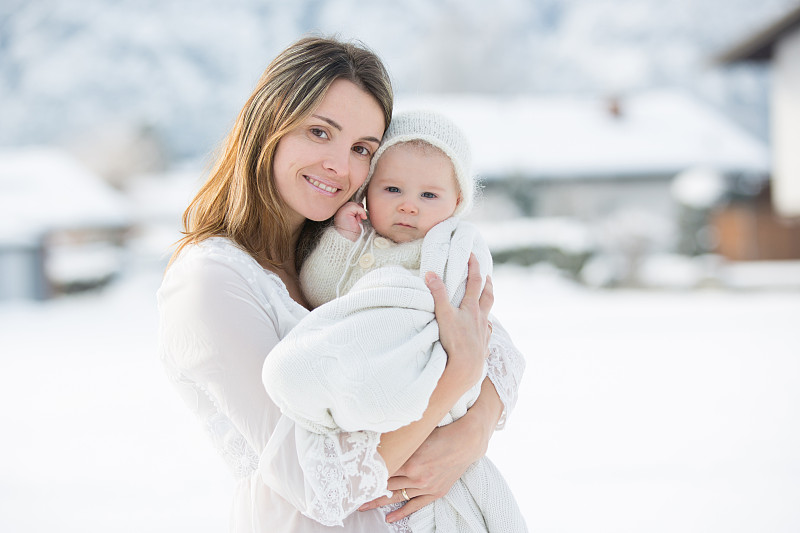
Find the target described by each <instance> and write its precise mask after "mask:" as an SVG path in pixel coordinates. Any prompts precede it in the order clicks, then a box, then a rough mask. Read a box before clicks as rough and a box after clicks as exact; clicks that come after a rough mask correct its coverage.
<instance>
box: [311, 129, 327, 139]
mask: <svg viewBox="0 0 800 533" xmlns="http://www.w3.org/2000/svg"><path fill="white" fill-rule="evenodd" d="M311 135H313V136H314V137H319V138H320V139H327V138H328V133H327V132H326V131H325V130H323V129H320V128H311Z"/></svg>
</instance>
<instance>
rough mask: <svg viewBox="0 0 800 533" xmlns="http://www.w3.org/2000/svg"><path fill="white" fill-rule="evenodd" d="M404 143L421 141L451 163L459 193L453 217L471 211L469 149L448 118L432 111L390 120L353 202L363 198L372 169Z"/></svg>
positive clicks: (472, 192) (472, 180) (473, 184)
mask: <svg viewBox="0 0 800 533" xmlns="http://www.w3.org/2000/svg"><path fill="white" fill-rule="evenodd" d="M408 141H424V142H426V143H428V144H430V145H432V146H435V147H436V148H438V149H440V150H441V151H442V152H444V153H445V155H446V156H447V157H449V158H450V161H452V163H453V168H454V169H455V172H456V179H457V180H458V186H459V188H460V189H461V191H460V192H461V202H459V204H458V206H456V209H455V212H454V213H453V215H454V216H460V215H463V214H464V213H466V212H468V211H469V210H470V208H471V207H472V202H473V199H474V198H475V189H476V188H477V184H476V180H475V177H474V176H473V175H472V171H471V170H472V169H471V164H472V153H471V152H470V149H469V143H468V142H467V138H466V137H465V136H464V133H463V132H462V131H461V129H460V128H459V127H458V126H456V124H455V123H454V122H453V121H452V120H450V119H449V118H447V117H445V116H443V115H440V114H438V113H434V112H432V111H409V112H405V113H398V114H396V115H394V116H393V117H392V122H391V123H390V124H389V128H388V129H387V130H386V133H384V134H383V141H382V142H381V145H380V147H379V148H378V151H377V152H375V155H374V156H373V157H372V163H371V164H370V167H369V175H367V179H366V181H364V184H363V185H362V186H361V188H360V189H358V192H356V195H355V200H356V201H357V202H361V201H362V200H363V199H364V196H366V192H367V185H369V180H370V179H371V178H372V174H373V173H374V172H375V166H376V165H377V163H378V160H379V159H380V158H381V155H383V153H384V152H385V151H386V150H388V149H389V148H390V147H392V146H394V145H395V144H398V143H402V142H408Z"/></svg>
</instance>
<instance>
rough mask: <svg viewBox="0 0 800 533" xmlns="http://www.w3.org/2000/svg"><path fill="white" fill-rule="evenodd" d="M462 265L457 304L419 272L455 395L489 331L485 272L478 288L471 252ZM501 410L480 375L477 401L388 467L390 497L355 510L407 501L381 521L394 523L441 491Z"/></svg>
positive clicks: (476, 367)
mask: <svg viewBox="0 0 800 533" xmlns="http://www.w3.org/2000/svg"><path fill="white" fill-rule="evenodd" d="M468 267H469V271H468V275H467V284H466V291H465V293H464V298H463V299H462V301H461V305H460V306H459V307H457V308H456V307H453V305H452V304H451V303H450V300H449V297H448V295H447V289H446V287H445V286H444V283H443V282H442V280H441V279H439V277H438V276H436V275H435V274H433V273H431V272H428V273H427V275H426V276H425V281H426V283H427V284H428V288H429V289H430V291H431V294H432V295H433V300H434V306H435V313H436V320H437V321H438V323H439V339H440V341H441V343H442V347H443V348H444V349H445V351H446V352H447V368H445V373H446V374H448V381H450V380H454V379H455V381H456V382H458V383H460V384H461V385H462V387H463V391H462V392H461V394H463V392H465V391H466V390H468V389H469V388H470V387H472V386H473V385H474V384H475V382H477V381H478V379H480V376H481V375H482V374H483V365H484V360H485V358H486V356H487V354H488V346H489V337H490V335H491V326H490V325H489V322H488V316H489V311H490V310H491V307H492V304H493V303H494V294H493V292H492V282H491V279H490V278H489V277H488V276H487V278H486V284H485V286H484V288H483V291H481V276H480V265H479V264H478V260H477V259H476V258H475V256H474V255H472V254H471V255H470V258H469V265H468ZM441 384H442V383H441V380H440V385H441ZM438 388H439V387H437V390H438ZM451 406H452V404H451ZM429 408H430V405H429ZM502 410H503V406H502V403H501V402H500V398H499V396H498V395H497V391H496V390H495V389H494V385H492V384H491V382H490V381H489V379H488V378H486V379H484V382H483V385H482V387H481V394H480V396H479V397H478V400H477V401H476V402H475V403H474V404H473V406H472V407H471V408H470V409H469V410H468V411H467V414H466V415H465V416H463V417H461V418H460V419H458V420H456V421H455V422H453V423H451V424H449V425H446V426H443V427H440V428H435V429H434V430H433V431H432V432H431V433H430V434H428V435H427V438H426V440H425V441H424V442H422V444H421V445H419V447H418V448H417V449H416V451H414V452H413V454H411V455H410V456H406V457H408V459H407V460H406V461H405V462H404V463H403V464H402V465H401V466H399V467H397V468H396V469H395V470H394V471H392V469H391V468H390V469H389V470H390V473H392V477H390V478H389V484H388V488H389V489H390V490H392V492H393V493H392V497H391V498H385V497H382V498H378V499H376V500H373V501H371V502H368V503H365V504H364V505H363V506H361V508H360V509H359V510H360V511H366V510H369V509H374V508H376V507H380V506H383V505H387V504H389V503H396V502H402V501H405V500H408V503H406V505H404V506H403V507H402V508H400V509H398V510H396V511H394V512H392V513H390V514H389V515H387V520H388V521H389V522H394V521H397V520H400V519H401V518H403V517H405V516H408V515H409V514H411V513H413V512H414V511H417V510H419V509H421V508H422V507H424V506H426V505H428V504H429V503H431V502H433V501H434V500H436V499H437V498H440V497H442V496H444V495H445V494H446V493H447V492H448V491H449V490H450V488H451V487H452V486H453V484H454V483H455V482H456V481H457V480H458V478H460V477H461V475H462V474H463V473H464V471H465V470H466V469H467V467H468V466H469V465H470V464H472V463H473V462H475V461H476V460H478V459H479V458H480V457H482V456H483V455H484V454H485V453H486V448H487V446H488V442H489V436H490V435H491V434H492V432H493V431H494V428H495V426H496V424H497V420H498V419H499V417H500V415H501V413H502ZM426 413H427V411H426ZM440 419H441V418H438V419H437V420H440ZM413 425H414V424H412V426H413ZM389 435H390V434H384V436H383V437H382V439H385V440H388V438H387V437H388V436H389ZM382 442H383V440H382ZM456 444H457V445H456ZM382 455H383V454H382ZM386 459H387V457H386V456H384V460H386ZM388 466H389V465H388V463H387V467H388ZM403 489H405V494H404V493H403Z"/></svg>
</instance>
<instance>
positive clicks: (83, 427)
mask: <svg viewBox="0 0 800 533" xmlns="http://www.w3.org/2000/svg"><path fill="white" fill-rule="evenodd" d="M159 278H160V273H159V272H157V271H156V270H155V269H153V270H152V271H151V272H149V273H138V274H137V273H130V274H129V275H128V277H127V278H126V279H123V280H121V281H120V282H118V283H116V284H114V285H112V286H110V287H109V288H107V289H106V290H105V291H104V292H103V293H100V294H90V295H82V296H77V297H70V298H63V299H59V300H56V301H53V302H50V303H20V302H16V303H10V302H5V303H2V304H0V402H1V403H2V405H3V408H2V411H0V425H2V428H3V438H2V439H1V440H0V457H2V459H0V531H9V532H12V531H13V532H19V533H25V532H40V531H66V532H70V531H76V532H78V531H79V532H82V533H86V532H95V531H97V532H101V531H102V532H104V533H105V532H108V531H114V532H117V531H120V532H126V531H132V532H133V531H136V532H142V531H146V532H148V533H149V532H153V533H156V532H162V531H163V532H174V531H194V532H198V533H202V532H209V533H210V532H215V533H216V532H220V531H225V530H226V529H227V516H228V505H229V501H230V494H231V490H232V480H231V479H230V478H229V476H228V473H227V471H226V469H225V467H224V465H223V464H222V461H221V459H218V458H217V456H216V455H215V452H214V451H213V449H212V448H211V445H210V444H209V443H208V441H207V440H206V438H205V435H204V433H203V432H202V430H201V428H200V427H199V426H198V424H197V423H196V422H195V420H194V419H193V418H192V416H191V415H190V413H189V411H188V410H187V409H186V408H185V407H184V406H183V405H182V404H181V403H180V400H179V399H178V397H177V395H176V394H175V393H173V391H172V389H171V388H170V386H169V384H168V382H167V379H166V378H165V376H164V374H163V372H162V370H161V368H160V366H159V363H158V361H157V359H156V356H155V346H156V338H155V337H156V327H157V317H156V308H155V298H154V292H155V290H156V288H157V286H158V283H159ZM495 288H496V291H495V294H496V304H495V309H494V310H495V313H496V314H497V315H498V316H499V317H500V319H501V320H502V322H503V323H504V325H505V326H506V328H507V329H508V330H509V331H510V332H511V334H512V336H513V337H514V339H515V341H516V343H517V344H518V346H519V348H520V349H521V350H522V351H523V352H524V353H525V354H526V355H527V360H528V368H527V372H526V375H525V379H524V382H523V387H522V392H521V395H520V400H519V404H518V407H517V409H516V411H515V412H514V413H513V415H512V417H511V419H510V421H509V425H508V427H507V428H506V429H505V430H504V431H502V432H499V433H497V434H496V435H495V437H494V438H493V440H492V443H491V447H490V451H489V455H490V457H492V458H493V460H494V461H495V462H496V463H497V464H498V466H499V467H500V469H501V470H502V471H503V472H504V474H505V475H506V477H507V478H508V480H509V483H510V484H511V486H512V488H513V489H514V491H515V493H516V495H517V498H518V500H519V501H520V503H521V505H522V507H523V510H524V513H525V515H526V518H527V521H528V525H529V528H530V530H531V531H536V532H554V533H555V532H559V533H562V532H563V533H567V532H575V533H584V532H586V531H593V532H617V533H618V532H636V533H640V532H648V533H651V532H660V531H664V532H666V531H669V532H673V531H681V532H690V531H702V532H720V533H735V532H756V531H757V532H770V533H778V532H795V531H798V530H800V506H798V505H797V502H798V501H800V350H798V347H797V342H796V341H797V334H796V333H795V332H796V323H797V317H798V316H800V292H798V291H791V292H789V291H784V292H777V291H772V292H764V291H762V292H757V291H747V292H723V291H710V290H709V291H684V292H665V291H652V292H635V291H630V292H625V291H619V292H602V291H590V290H587V289H585V288H581V287H578V286H575V285H572V284H569V283H568V282H564V281H561V280H559V279H558V278H557V277H556V276H555V275H553V274H552V273H550V272H548V271H547V270H543V269H531V268H528V269H522V268H512V267H504V266H500V267H498V268H497V269H496V273H495Z"/></svg>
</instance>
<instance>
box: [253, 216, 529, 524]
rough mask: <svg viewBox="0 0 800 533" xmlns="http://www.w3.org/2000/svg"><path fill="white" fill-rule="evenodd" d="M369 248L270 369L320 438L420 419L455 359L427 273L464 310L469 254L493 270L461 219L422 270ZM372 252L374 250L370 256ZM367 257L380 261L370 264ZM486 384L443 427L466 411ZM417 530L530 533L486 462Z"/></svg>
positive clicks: (290, 404) (441, 236) (425, 247)
mask: <svg viewBox="0 0 800 533" xmlns="http://www.w3.org/2000/svg"><path fill="white" fill-rule="evenodd" d="M364 242H365V243H366V245H365V246H366V247H365V246H361V247H360V251H359V253H358V254H355V255H357V256H358V257H357V258H356V263H357V264H360V267H359V268H360V271H357V275H356V276H355V277H356V278H358V279H357V280H355V281H354V283H352V288H350V290H349V291H348V292H347V293H346V294H344V295H343V296H341V297H339V298H335V299H333V300H331V301H330V302H328V303H326V304H324V305H321V306H320V307H317V308H316V309H315V310H314V311H312V312H311V313H310V314H309V315H308V316H307V317H305V318H304V319H303V320H302V321H300V323H298V325H297V326H295V328H294V329H293V330H292V331H291V332H290V333H289V335H287V337H286V338H284V340H282V341H281V342H280V343H279V344H278V345H277V346H276V347H275V348H274V349H273V350H272V352H271V353H270V356H269V357H268V358H267V360H266V362H265V364H264V367H263V380H264V383H265V385H266V389H267V391H269V394H270V396H271V397H272V399H273V401H274V402H275V403H276V404H277V405H278V406H279V407H280V408H281V411H282V412H284V413H285V414H287V415H288V416H290V417H291V418H292V419H294V420H295V421H296V422H297V423H298V424H299V425H302V426H304V427H306V428H308V429H310V430H311V431H315V432H318V433H335V432H339V431H353V430H371V431H378V432H388V431H392V430H394V429H397V428H399V427H402V426H405V425H407V424H409V423H411V422H413V421H415V420H418V419H420V418H421V417H422V414H423V412H424V411H425V408H426V407H427V404H428V401H429V399H430V396H431V394H432V393H433V390H434V388H435V387H436V384H437V383H438V380H439V378H440V377H441V375H442V372H443V371H444V367H445V363H446V360H447V355H446V353H445V352H444V349H443V348H442V346H441V343H440V342H439V328H438V324H437V322H436V320H435V315H434V305H433V297H432V296H431V294H430V291H429V290H428V288H427V286H426V285H425V282H424V280H423V278H422V275H424V273H426V272H428V271H433V272H435V273H436V274H438V275H439V276H440V277H441V278H442V280H443V281H444V283H445V286H446V288H447V293H448V295H449V296H450V301H451V302H452V303H453V304H454V305H456V306H457V305H459V304H460V302H461V299H462V298H463V296H464V292H465V287H466V277H467V261H468V259H469V254H470V253H471V252H472V253H475V255H476V257H477V259H478V262H479V264H480V266H481V275H482V277H483V279H484V280H485V276H486V275H487V274H490V272H491V268H492V262H491V255H490V254H489V251H488V247H487V246H486V244H485V242H484V241H483V239H482V238H481V236H480V234H479V233H478V232H477V230H476V229H475V228H474V226H472V225H470V224H468V223H465V222H459V221H458V220H457V219H455V218H451V219H448V220H446V221H444V222H442V223H441V224H439V225H437V226H435V227H434V228H432V229H431V230H430V231H429V232H428V234H427V235H426V236H425V238H424V240H423V241H422V243H421V247H420V256H419V257H420V259H419V264H418V268H416V269H412V270H409V269H406V268H402V267H398V266H382V267H381V268H374V266H375V264H376V262H375V254H374V251H375V250H376V249H378V250H380V249H381V246H383V245H380V246H375V244H376V243H375V242H374V239H373V238H369V239H367V240H366V241H364ZM379 242H380V241H379ZM370 247H372V248H371V250H372V251H371V252H367V251H365V250H370ZM409 248H411V247H409ZM386 249H388V248H386ZM367 253H370V254H372V257H371V258H370V259H367V260H362V259H361V258H362V257H363V256H364V254H367ZM355 255H354V256H353V257H355ZM379 255H381V254H379ZM345 257H347V255H345ZM351 259H352V257H351ZM365 265H368V266H366V267H365ZM333 270H337V269H333ZM420 273H422V275H421V274H420ZM318 274H319V272H315V273H314V276H317V275H318ZM362 274H363V275H362ZM338 281H339V279H338V278H337V284H338ZM345 285H347V284H345ZM328 287H329V289H328V292H330V287H331V284H328ZM335 291H336V287H335V286H334V287H333V292H334V293H335ZM340 292H341V291H340ZM481 381H482V380H481ZM481 381H479V382H478V383H476V384H475V386H474V387H473V388H472V389H471V390H470V391H468V392H467V393H466V394H465V395H464V396H463V397H462V398H461V399H460V400H459V402H458V403H457V404H456V405H455V406H454V408H453V409H452V410H451V412H450V413H449V414H448V416H447V417H446V418H445V419H444V420H442V422H441V424H440V425H443V424H448V423H450V422H452V421H453V420H456V419H458V418H460V417H461V416H463V415H464V414H465V413H466V411H467V409H468V408H469V407H470V406H471V405H472V404H473V403H474V401H475V399H476V398H477V397H478V394H479V393H480V385H481ZM409 526H410V527H411V530H412V531H413V532H414V533H421V532H429V531H440V532H442V531H444V532H450V531H452V532H454V533H455V532H492V533H495V532H497V533H519V532H523V531H527V528H526V526H525V523H524V520H523V518H522V515H521V513H520V511H519V508H518V506H517V504H516V501H515V500H514V497H513V495H512V493H511V491H510V489H509V488H508V485H507V484H506V482H505V480H504V479H503V477H502V476H501V475H500V473H499V471H498V470H497V469H496V468H495V466H494V465H493V464H492V463H491V461H489V459H488V458H485V457H484V458H482V459H480V460H479V461H477V462H476V463H474V464H473V465H471V466H470V467H469V469H468V470H467V471H466V472H465V473H464V475H463V476H462V477H461V478H460V479H459V481H458V482H456V484H455V485H454V486H453V487H452V489H451V490H450V492H449V493H448V494H447V495H445V496H444V497H443V498H440V499H438V500H436V501H435V502H433V503H432V504H430V505H428V506H426V507H425V508H423V509H421V510H419V511H417V512H416V513H414V514H412V515H411V517H410V519H409Z"/></svg>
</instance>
